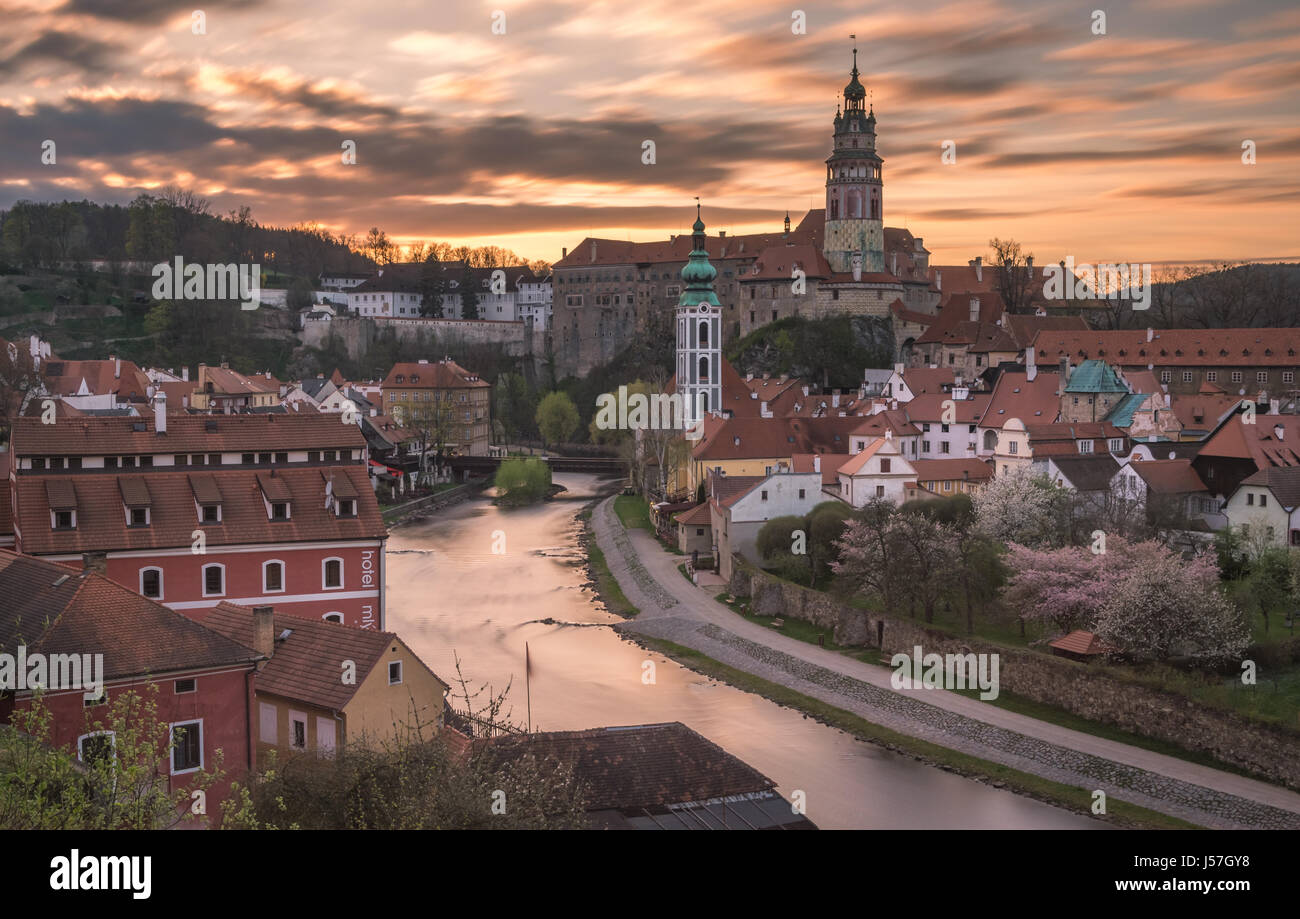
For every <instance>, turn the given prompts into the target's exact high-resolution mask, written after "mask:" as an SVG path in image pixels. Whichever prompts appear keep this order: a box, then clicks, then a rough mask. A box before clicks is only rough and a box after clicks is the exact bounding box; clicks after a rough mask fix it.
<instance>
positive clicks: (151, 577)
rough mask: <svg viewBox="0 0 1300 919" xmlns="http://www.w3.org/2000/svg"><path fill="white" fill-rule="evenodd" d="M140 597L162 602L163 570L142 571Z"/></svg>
mask: <svg viewBox="0 0 1300 919" xmlns="http://www.w3.org/2000/svg"><path fill="white" fill-rule="evenodd" d="M140 595H141V596H144V597H148V598H149V599H150V600H161V599H162V595H163V573H162V569H161V568H141V569H140Z"/></svg>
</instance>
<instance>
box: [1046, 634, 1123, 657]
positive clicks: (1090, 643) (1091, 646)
mask: <svg viewBox="0 0 1300 919" xmlns="http://www.w3.org/2000/svg"><path fill="white" fill-rule="evenodd" d="M1048 644H1049V645H1051V646H1052V647H1053V648H1059V649H1060V650H1062V651H1068V652H1069V653H1071V654H1105V653H1106V652H1107V651H1108V650H1110V648H1109V646H1108V645H1106V644H1105V642H1103V641H1102V640H1101V639H1100V638H1098V637H1097V636H1096V635H1094V634H1092V633H1091V632H1085V631H1084V630H1083V629H1075V630H1074V631H1073V632H1071V633H1070V634H1069V635H1062V636H1061V637H1060V638H1058V639H1056V640H1055V641H1049V642H1048Z"/></svg>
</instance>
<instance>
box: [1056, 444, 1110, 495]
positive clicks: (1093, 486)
mask: <svg viewBox="0 0 1300 919" xmlns="http://www.w3.org/2000/svg"><path fill="white" fill-rule="evenodd" d="M1052 463H1053V464H1055V466H1056V468H1057V469H1059V470H1060V471H1061V475H1063V476H1064V477H1065V479H1066V484H1068V485H1072V486H1074V488H1075V490H1077V491H1107V490H1109V488H1110V481H1111V479H1113V478H1114V477H1115V473H1116V472H1118V471H1119V463H1118V462H1117V461H1116V459H1115V457H1113V456H1111V455H1110V454H1109V453H1107V452H1105V451H1104V450H1103V451H1101V452H1099V453H1087V454H1080V453H1075V454H1072V455H1065V456H1053V457H1052Z"/></svg>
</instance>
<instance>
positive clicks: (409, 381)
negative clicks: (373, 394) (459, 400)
mask: <svg viewBox="0 0 1300 919" xmlns="http://www.w3.org/2000/svg"><path fill="white" fill-rule="evenodd" d="M399 377H400V380H399ZM491 385H492V384H491V383H488V382H487V381H486V380H482V379H480V378H479V377H478V375H477V374H474V373H471V372H470V371H468V370H466V369H465V368H464V367H462V366H460V364H457V363H456V362H455V361H430V362H429V363H424V364H422V363H418V362H415V361H406V362H404V363H400V364H394V365H393V369H392V370H390V371H388V376H386V377H384V391H385V392H387V391H388V390H390V389H483V388H485V387H490V386H491Z"/></svg>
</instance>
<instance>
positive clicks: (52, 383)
mask: <svg viewBox="0 0 1300 919" xmlns="http://www.w3.org/2000/svg"><path fill="white" fill-rule="evenodd" d="M41 369H42V370H43V371H44V374H45V388H46V389H47V390H48V391H49V393H50V395H54V396H75V395H76V394H77V393H78V392H79V391H80V389H81V384H82V383H83V382H84V383H85V384H86V388H87V390H88V391H89V392H90V394H91V395H107V394H109V393H113V394H114V395H116V396H117V397H118V399H119V400H120V401H124V402H125V401H133V402H144V401H145V400H146V399H147V398H148V391H149V386H150V385H151V384H150V382H149V377H148V375H147V374H145V372H144V371H143V370H141V369H140V368H139V367H138V366H136V364H135V362H134V361H120V366H119V361H118V360H116V359H109V360H91V361H64V360H54V359H47V360H46V361H45V362H44V363H43V364H42V365H41Z"/></svg>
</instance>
